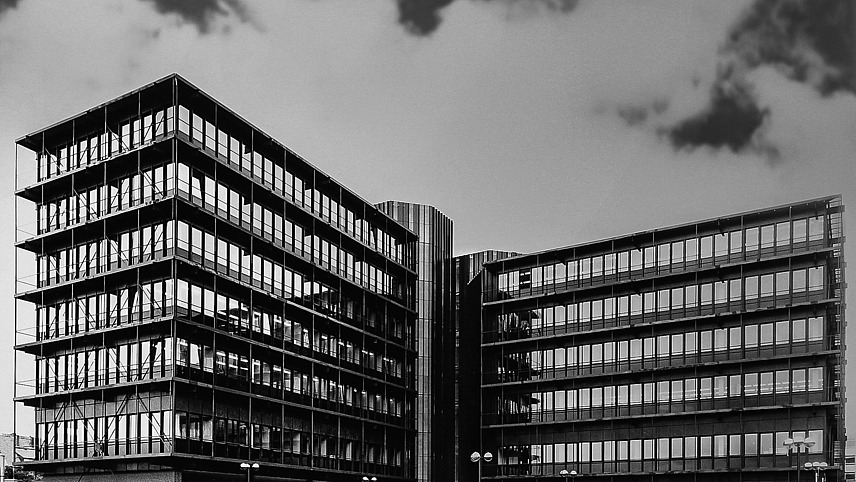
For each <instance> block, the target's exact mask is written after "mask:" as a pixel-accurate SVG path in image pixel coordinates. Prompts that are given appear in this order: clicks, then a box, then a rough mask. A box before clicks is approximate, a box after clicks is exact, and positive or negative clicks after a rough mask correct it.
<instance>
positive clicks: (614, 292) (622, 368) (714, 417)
mask: <svg viewBox="0 0 856 482" xmlns="http://www.w3.org/2000/svg"><path fill="white" fill-rule="evenodd" d="M842 211H843V207H842V206H841V199H840V197H828V198H822V199H816V200H811V201H806V202H800V203H795V204H791V205H787V206H780V207H776V208H771V209H763V210H759V211H754V212H749V213H743V214H738V215H733V216H725V217H721V218H716V219H711V220H707V221H702V222H697V223H692V224H686V225H682V226H675V227H670V228H665V229H658V230H654V231H648V232H642V233H636V234H632V235H628V236H622V237H618V238H613V239H608V240H603V241H597V242H592V243H586V244H582V245H578V246H572V247H568V248H560V249H554V250H549V251H545V252H540V253H534V254H529V255H524V256H518V257H513V258H509V259H504V260H499V261H494V262H488V263H486V264H485V271H484V272H483V278H484V279H483V284H482V286H483V293H482V296H483V299H482V306H481V317H482V318H481V322H482V339H481V357H482V361H481V363H482V375H481V397H482V400H481V405H482V409H481V412H482V413H481V437H482V446H483V448H484V450H492V451H494V453H495V454H496V461H495V463H493V464H483V468H482V470H483V474H484V476H486V477H489V478H492V479H494V480H505V479H509V480H510V479H514V480H536V479H545V478H552V479H553V480H555V479H556V478H557V477H560V476H561V475H563V473H562V471H563V470H564V471H566V472H565V474H567V475H569V476H570V475H573V474H579V475H597V476H598V477H597V479H598V480H615V481H623V480H670V481H671V480H674V481H677V480H717V481H723V480H741V481H773V480H795V477H796V476H797V474H796V473H795V471H794V469H793V467H796V466H797V465H800V466H802V465H803V464H805V463H806V462H818V463H820V462H825V463H827V464H829V465H830V466H834V467H837V468H838V470H839V471H840V469H841V468H843V466H844V453H843V452H844V450H843V449H844V440H845V438H844V421H843V415H844V385H843V379H844V378H843V375H844V374H843V370H844V333H845V323H844V291H843V290H844V279H843V277H844V271H843V265H844V262H843V257H842V244H843V229H842ZM830 470H832V472H830ZM827 475H828V476H829V477H837V476H838V475H840V474H839V473H838V472H836V471H835V469H834V468H832V469H828V470H827ZM807 476H813V474H811V475H809V474H805V473H804V474H803V478H805V477H807ZM640 477H641V478H640ZM830 480H831V479H830Z"/></svg>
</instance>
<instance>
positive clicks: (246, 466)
mask: <svg viewBox="0 0 856 482" xmlns="http://www.w3.org/2000/svg"><path fill="white" fill-rule="evenodd" d="M241 470H243V471H244V472H246V473H247V482H253V472H255V471H257V470H259V464H258V463H256V462H253V463H252V464H250V463H249V462H241Z"/></svg>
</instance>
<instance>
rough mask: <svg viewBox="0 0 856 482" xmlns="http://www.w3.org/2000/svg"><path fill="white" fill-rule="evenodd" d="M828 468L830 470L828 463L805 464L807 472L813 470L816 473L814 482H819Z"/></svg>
mask: <svg viewBox="0 0 856 482" xmlns="http://www.w3.org/2000/svg"><path fill="white" fill-rule="evenodd" d="M827 468H829V466H828V465H826V462H806V463H805V469H806V470H813V471H814V482H818V479H819V478H820V473H821V472H823V471H824V470H826V469H827ZM823 479H824V480H826V476H824V477H823Z"/></svg>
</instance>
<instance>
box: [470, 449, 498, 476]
mask: <svg viewBox="0 0 856 482" xmlns="http://www.w3.org/2000/svg"><path fill="white" fill-rule="evenodd" d="M470 460H471V461H472V462H473V463H476V464H479V478H478V480H479V482H481V463H482V460H484V461H485V462H490V461H491V460H493V454H492V453H490V452H485V453H484V455H482V454H480V453H478V452H473V453H472V454H470Z"/></svg>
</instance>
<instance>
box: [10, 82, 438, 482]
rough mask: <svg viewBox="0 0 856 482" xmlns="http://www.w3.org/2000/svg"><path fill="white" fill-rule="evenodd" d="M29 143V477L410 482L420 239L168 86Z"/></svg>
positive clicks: (204, 101) (262, 138)
mask: <svg viewBox="0 0 856 482" xmlns="http://www.w3.org/2000/svg"><path fill="white" fill-rule="evenodd" d="M18 144H19V145H20V146H22V147H24V148H26V149H28V150H30V151H32V152H34V153H35V163H36V169H35V171H36V175H35V177H34V179H33V180H32V182H31V183H30V184H28V185H27V186H25V187H24V188H23V189H20V190H19V191H18V192H17V194H18V196H19V198H20V199H21V200H22V201H23V202H27V203H30V204H31V206H32V211H31V212H33V213H34V215H35V220H36V223H35V224H36V230H35V232H34V233H33V236H30V237H27V238H26V239H23V240H21V241H20V242H19V243H18V245H17V247H18V248H19V254H20V255H21V256H24V257H31V258H32V264H33V265H34V266H35V273H34V274H33V276H32V280H30V281H29V286H30V287H29V288H28V289H25V290H21V291H19V292H18V294H17V297H18V299H19V300H20V301H22V302H26V303H29V304H30V306H32V307H33V310H32V311H33V316H32V319H31V321H30V322H29V325H28V326H18V327H17V329H16V331H17V332H18V334H19V339H18V340H16V342H17V348H18V350H19V351H20V352H21V353H22V354H25V355H28V356H32V360H33V364H34V367H35V380H34V381H28V380H22V379H18V380H17V383H18V387H19V388H20V387H30V389H29V391H27V390H23V389H19V391H18V398H17V400H18V402H20V403H23V404H25V405H27V406H31V407H34V408H35V425H34V427H33V431H34V432H35V433H36V447H37V448H36V461H35V462H33V463H32V467H33V468H34V469H36V470H39V471H41V472H45V473H46V475H48V476H59V474H77V475H74V477H75V478H77V477H80V476H81V475H82V474H84V473H87V472H88V471H92V470H93V468H94V467H97V471H104V470H106V469H107V468H109V470H110V471H111V472H113V471H115V472H124V471H146V472H149V473H155V472H157V471H162V472H163V473H167V472H168V471H176V472H181V476H182V478H183V480H212V479H213V478H217V477H223V476H225V474H229V473H233V474H237V473H239V472H240V469H239V468H238V466H239V463H240V462H243V461H247V460H250V461H256V462H259V463H260V464H261V465H262V468H261V469H260V471H259V473H258V475H260V476H268V477H284V476H285V475H284V474H287V475H288V477H291V478H293V477H298V478H301V477H302V478H304V479H305V478H307V477H308V478H312V477H324V478H325V479H328V480H339V479H341V480H350V479H354V480H356V479H358V478H359V477H361V476H362V475H369V476H377V477H382V478H383V479H384V480H413V479H414V478H415V476H416V467H415V465H414V464H413V463H412V460H413V459H414V454H415V452H416V429H417V427H416V413H417V398H416V393H417V392H416V389H417V379H416V374H417V357H416V349H417V334H418V331H417V312H416V308H417V296H418V286H417V284H416V280H417V274H416V272H417V259H419V257H418V252H417V250H418V249H419V246H418V245H417V235H416V234H414V232H412V231H410V230H408V229H407V228H405V227H403V226H402V225H401V224H399V223H397V222H396V221H394V220H393V219H391V218H390V217H389V216H387V215H385V214H383V213H382V212H381V211H379V210H378V209H376V208H375V207H373V206H371V205H370V204H368V203H367V202H366V201H364V200H362V199H361V198H360V197H358V196H357V195H355V194H354V193H352V192H350V191H348V190H347V188H345V187H344V186H342V185H340V184H338V183H337V182H336V181H334V180H332V179H331V178H330V177H329V176H327V175H326V174H324V173H323V172H321V171H318V170H317V169H316V168H314V167H313V166H311V165H310V164H309V163H307V162H306V161H304V160H303V159H301V158H300V157H298V156H297V155H296V154H294V153H293V152H291V151H290V150H288V149H287V148H285V147H284V146H282V145H280V144H279V143H277V142H276V141H274V140H273V139H271V138H270V137H268V136H267V135H265V134H264V133H262V132H260V131H258V130H256V129H255V128H254V127H253V126H252V125H250V124H248V123H247V122H246V121H244V120H243V119H241V118H240V117H238V116H237V115H235V114H234V113H232V112H231V111H229V110H228V109H227V108H225V107H224V106H222V105H221V104H219V103H217V102H216V101H215V100H214V99H211V98H210V97H208V96H207V95H205V94H204V93H202V92H200V91H199V90H198V89H197V88H196V87H194V86H192V85H191V84H189V83H187V82H186V81H184V80H183V79H182V78H180V77H178V76H175V75H173V76H169V77H167V78H164V79H162V80H160V81H157V82H155V83H153V84H150V85H149V86H146V87H144V88H142V89H140V90H138V91H135V92H132V93H130V94H127V95H125V96H123V97H121V98H118V99H116V100H114V101H111V102H108V103H106V104H103V105H102V106H99V107H97V108H94V109H91V110H89V111H87V112H85V113H83V114H80V115H78V116H76V117H73V118H71V119H69V120H66V121H63V122H61V123H59V124H56V125H54V126H51V127H49V128H46V129H44V130H41V131H38V132H35V133H33V134H30V135H28V136H26V137H24V138H22V139H20V140H19V141H18ZM31 159H32V158H31ZM23 162H27V163H29V162H33V161H32V160H26V161H23ZM449 239H451V238H449ZM233 476H234V475H233Z"/></svg>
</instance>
